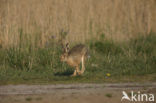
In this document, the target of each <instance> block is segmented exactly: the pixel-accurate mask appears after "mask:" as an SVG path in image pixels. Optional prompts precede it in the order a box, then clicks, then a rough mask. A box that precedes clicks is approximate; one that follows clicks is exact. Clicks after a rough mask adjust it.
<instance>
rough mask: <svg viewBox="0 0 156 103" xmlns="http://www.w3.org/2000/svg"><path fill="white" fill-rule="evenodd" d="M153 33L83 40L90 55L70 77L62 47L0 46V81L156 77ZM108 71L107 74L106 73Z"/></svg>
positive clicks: (155, 48) (86, 80) (42, 82)
mask: <svg viewBox="0 0 156 103" xmlns="http://www.w3.org/2000/svg"><path fill="white" fill-rule="evenodd" d="M155 44H156V34H154V33H151V34H149V35H148V36H146V37H145V36H144V37H138V38H136V39H132V40H130V41H128V42H124V43H114V42H113V41H109V40H106V39H104V38H101V40H99V41H95V40H91V41H89V42H87V43H86V45H87V46H89V48H90V58H89V59H88V60H87V62H86V71H85V73H84V74H83V75H82V76H77V77H70V75H71V74H72V72H73V70H74V69H73V68H71V67H69V66H68V65H67V64H66V63H62V62H60V60H59V58H60V55H61V53H62V51H61V48H60V47H59V46H58V44H57V43H55V42H50V43H49V45H48V46H45V48H35V47H32V46H30V45H29V46H28V45H27V46H26V47H27V48H25V45H20V47H18V48H9V49H3V48H1V49H0V85H4V84H49V83H53V84H54V83H86V82H87V83H103V82H150V81H152V82H153V81H156V46H155ZM107 73H109V74H110V76H107Z"/></svg>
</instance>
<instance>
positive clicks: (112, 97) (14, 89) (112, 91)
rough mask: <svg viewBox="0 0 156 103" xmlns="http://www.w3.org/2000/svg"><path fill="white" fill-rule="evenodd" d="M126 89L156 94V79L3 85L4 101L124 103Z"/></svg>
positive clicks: (0, 96) (0, 92) (1, 99)
mask: <svg viewBox="0 0 156 103" xmlns="http://www.w3.org/2000/svg"><path fill="white" fill-rule="evenodd" d="M122 91H126V92H127V94H129V93H130V92H131V91H134V92H138V91H140V92H141V93H152V94H155V95H156V83H144V84H139V83H124V84H69V85H64V84H59V85H8V86H0V103H28V102H29V103H80V102H81V103H96V102H97V103H121V98H122ZM124 103H129V101H126V100H125V101H124ZM138 103H139V102H138ZM140 103H141V102H140Z"/></svg>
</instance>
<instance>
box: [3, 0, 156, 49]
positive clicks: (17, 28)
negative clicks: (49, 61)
mask: <svg viewBox="0 0 156 103" xmlns="http://www.w3.org/2000/svg"><path fill="white" fill-rule="evenodd" d="M155 21H156V0H96V1H95V0H1V1H0V45H1V46H2V47H4V48H7V47H10V46H13V45H14V46H17V45H19V44H20V43H21V41H22V42H29V43H30V44H32V45H35V46H39V47H43V46H44V45H45V43H46V42H47V41H48V40H49V38H50V37H51V36H54V37H56V38H57V37H58V35H59V33H60V31H61V30H62V29H63V30H65V31H69V32H68V35H67V38H66V40H67V41H70V42H73V41H74V42H84V41H85V40H88V39H92V38H94V37H96V38H97V39H98V38H99V37H100V34H104V35H105V36H106V37H107V38H112V39H114V40H118V41H123V40H128V39H129V38H131V37H136V36H137V35H139V34H140V33H141V34H149V32H150V31H151V30H152V31H153V32H156V28H155V27H156V22H155Z"/></svg>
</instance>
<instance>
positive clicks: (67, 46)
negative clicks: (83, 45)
mask: <svg viewBox="0 0 156 103" xmlns="http://www.w3.org/2000/svg"><path fill="white" fill-rule="evenodd" d="M65 51H66V52H68V51H69V43H67V44H66V48H65Z"/></svg>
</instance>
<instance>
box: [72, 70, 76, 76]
mask: <svg viewBox="0 0 156 103" xmlns="http://www.w3.org/2000/svg"><path fill="white" fill-rule="evenodd" d="M76 72H77V70H76V69H75V70H74V73H73V74H72V75H71V76H72V77H74V76H76Z"/></svg>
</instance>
